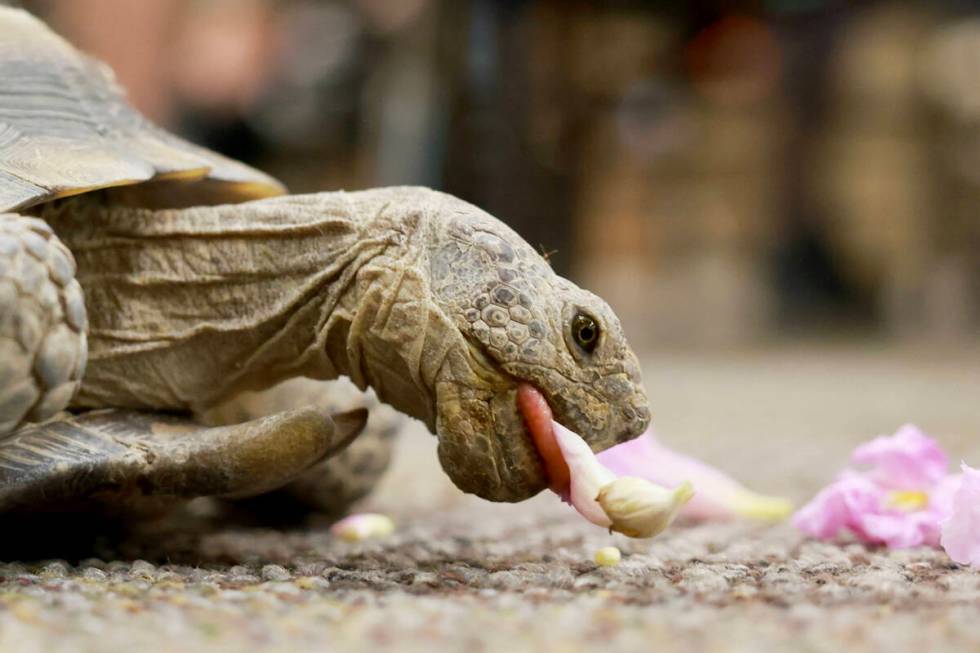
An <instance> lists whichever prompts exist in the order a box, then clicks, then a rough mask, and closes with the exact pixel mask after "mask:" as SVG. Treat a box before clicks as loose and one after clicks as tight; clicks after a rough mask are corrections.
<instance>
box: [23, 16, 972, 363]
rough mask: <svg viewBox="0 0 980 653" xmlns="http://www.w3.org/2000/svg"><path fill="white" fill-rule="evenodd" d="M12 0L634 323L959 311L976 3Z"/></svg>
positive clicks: (309, 160)
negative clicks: (467, 209) (505, 245)
mask: <svg viewBox="0 0 980 653" xmlns="http://www.w3.org/2000/svg"><path fill="white" fill-rule="evenodd" d="M14 4H21V5H23V6H25V7H27V8H29V9H30V10H32V11H34V12H35V13H38V14H40V15H42V16H43V17H44V18H45V19H46V20H48V21H49V22H50V23H51V24H52V25H53V26H54V27H55V28H56V29H57V30H58V31H59V32H60V33H62V34H63V35H65V36H67V37H68V38H69V39H70V40H71V41H73V42H74V43H75V44H77V45H78V46H80V47H81V48H82V49H84V50H86V51H88V52H91V53H92V54H95V55H96V56H98V57H100V58H102V59H104V60H106V61H108V62H109V63H110V64H111V65H112V67H113V68H114V69H115V70H116V73H117V75H118V77H119V79H120V81H121V83H122V84H123V86H124V87H125V88H126V89H128V92H129V96H130V98H131V100H132V102H133V104H135V105H136V106H137V107H138V108H139V109H141V110H142V111H143V112H144V113H146V114H147V115H149V116H150V117H152V118H153V119H154V120H155V121H157V122H158V123H160V124H162V125H164V126H166V127H168V128H170V129H172V130H174V131H176V132H178V133H181V134H183V135H184V136H186V137H188V138H190V139H192V140H194V141H197V142H200V143H203V144H205V145H207V146H209V147H212V148H214V149H216V150H219V151H221V152H224V153H226V154H228V155H231V156H233V157H237V158H239V159H242V160H245V161H246V162H249V163H251V164H253V165H256V166H258V167H260V168H263V169H265V170H267V171H270V172H272V173H273V174H275V175H277V176H279V177H280V178H281V179H283V180H284V181H285V182H286V183H287V184H288V185H289V186H290V188H291V189H292V190H293V191H296V192H303V191H315V190H326V189H337V188H345V189H356V188H362V187H368V186H376V185H389V184H425V185H429V186H433V187H435V188H439V189H442V190H445V191H447V192H450V193H453V194H456V195H458V196H461V197H463V198H464V199H467V200H469V201H471V202H474V203H476V204H478V205H480V206H481V207H483V208H485V209H487V210H488V211H490V212H491V213H493V214H495V215H497V216H498V217H500V218H501V219H503V220H504V221H506V222H508V223H509V224H511V225H512V226H513V227H514V228H515V229H516V230H517V231H518V232H520V233H521V234H523V235H524V236H525V237H526V238H527V240H528V241H529V242H531V243H532V244H533V245H535V246H537V247H540V248H541V250H542V252H545V253H547V254H548V255H549V256H550V260H551V261H552V263H553V265H554V266H555V268H556V269H557V270H559V271H560V272H561V273H563V274H566V275H567V276H570V277H572V278H573V279H575V280H576V281H578V282H579V283H581V284H582V285H585V286H586V287H588V288H590V289H592V290H594V291H596V292H598V293H599V294H600V295H602V296H604V297H605V298H606V299H608V300H609V301H610V303H611V304H612V305H613V306H614V308H616V310H617V311H618V312H619V314H620V316H621V317H622V318H623V321H624V323H625V326H626V329H627V332H628V334H629V335H630V337H631V340H632V341H633V342H634V343H635V345H636V346H637V348H639V349H644V348H647V347H655V348H659V347H674V346H682V345H696V346H705V345H721V346H745V345H749V344H754V343H759V342H772V341H773V340H774V339H775V340H781V339H786V338H790V339H792V338H799V337H806V338H812V337H818V338H833V339H839V338H847V337H859V338H861V339H868V338H872V339H874V338H877V339H881V340H883V341H891V340H901V341H915V342H923V341H925V342H929V341H933V342H941V343H943V344H944V345H948V344H949V343H950V342H954V343H956V342H966V343H972V342H976V341H977V340H978V338H977V335H978V334H980V215H978V212H980V2H968V1H966V0H948V1H945V2H940V1H931V2H918V3H915V2H843V1H834V0H766V1H763V0H758V1H745V2H738V1H734V0H732V1H725V0H715V1H692V2H638V1H637V2H626V1H621V2H614V1H606V2H598V1H596V2H585V1H576V0H279V1H275V2H273V1H261V0H141V1H140V2H131V1H130V0H70V1H68V0H65V1H41V0H37V1H32V2H22V3H14Z"/></svg>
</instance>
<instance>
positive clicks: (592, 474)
mask: <svg viewBox="0 0 980 653" xmlns="http://www.w3.org/2000/svg"><path fill="white" fill-rule="evenodd" d="M553 425H554V434H555V440H556V441H557V442H558V447H559V448H560V449H561V455H562V457H563V458H564V459H565V463H566V464H567V465H568V471H569V475H570V477H571V480H570V482H571V485H570V487H569V493H568V494H569V497H568V502H569V503H571V504H572V507H573V508H575V510H577V511H578V512H579V514H581V515H582V516H583V517H585V518H586V519H588V520H589V521H590V522H592V523H593V524H596V525H597V526H602V527H605V528H608V527H609V526H610V525H611V524H612V520H611V519H610V518H609V516H608V515H607V514H606V512H605V511H604V510H603V509H602V506H600V505H599V501H598V498H599V490H600V489H601V488H602V486H604V485H606V484H607V483H611V482H612V481H614V480H616V475H615V474H613V473H612V472H611V471H609V470H608V469H606V468H605V467H603V466H602V465H601V464H600V463H599V461H598V460H597V459H596V456H595V454H594V453H592V449H590V448H589V445H588V444H586V442H585V440H583V439H582V438H581V436H579V435H578V434H577V433H575V432H574V431H570V430H568V429H567V428H565V427H564V426H562V425H561V424H559V423H558V422H553ZM563 498H564V497H563Z"/></svg>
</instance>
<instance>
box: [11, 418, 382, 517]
mask: <svg viewBox="0 0 980 653" xmlns="http://www.w3.org/2000/svg"><path fill="white" fill-rule="evenodd" d="M366 419H367V411H365V410H363V409H361V410H354V411H350V412H347V413H340V414H335V415H333V416H332V417H330V416H327V415H326V414H325V413H323V412H321V411H317V410H313V409H306V410H294V411H289V412H284V413H279V414H276V415H272V416H269V417H264V418H261V419H256V420H252V421H250V422H246V423H244V424H237V425H234V426H223V427H215V428H207V427H204V426H201V425H199V424H197V423H195V422H194V421H193V420H191V419H189V418H187V417H180V416H168V415H158V414H154V413H140V412H136V411H126V410H114V409H109V410H96V411H90V412H87V413H84V414H82V415H77V416H73V415H68V414H62V415H60V416H57V417H55V418H53V419H50V420H48V421H46V422H44V423H41V424H30V425H27V426H25V427H23V428H20V429H18V430H17V431H15V432H14V433H13V434H11V435H9V436H8V437H6V438H4V439H2V440H0V512H11V511H14V512H25V511H26V512H38V511H59V512H60V511H65V510H72V511H73V510H86V511H90V510H96V511H98V512H110V513H111V512H124V513H134V512H135V513H142V512H147V509H150V510H156V509H158V508H161V507H168V506H170V505H173V504H174V503H175V502H177V501H179V500H184V499H191V498H194V497H201V496H219V497H237V496H247V495H251V494H256V493H261V492H267V491H269V490H272V489H275V488H277V487H280V486H282V485H283V484H284V483H287V482H288V481H290V480H292V479H294V478H296V477H297V476H298V475H299V474H301V473H302V472H303V471H305V470H307V469H309V468H310V466H312V465H315V464H316V463H317V462H318V461H320V460H322V459H323V458H324V457H327V456H331V455H334V454H336V453H338V452H340V451H341V450H343V449H344V448H345V447H346V446H347V445H349V444H350V442H351V441H352V440H353V439H354V438H355V437H356V436H357V434H358V433H360V431H361V429H362V428H364V423H365V421H366Z"/></svg>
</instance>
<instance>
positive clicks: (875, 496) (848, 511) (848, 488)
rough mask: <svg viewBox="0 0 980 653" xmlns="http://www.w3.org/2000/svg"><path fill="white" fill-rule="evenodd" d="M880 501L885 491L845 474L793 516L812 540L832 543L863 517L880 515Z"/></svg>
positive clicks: (797, 524)
mask: <svg viewBox="0 0 980 653" xmlns="http://www.w3.org/2000/svg"><path fill="white" fill-rule="evenodd" d="M881 502H882V491H881V490H880V489H879V488H878V487H877V486H876V485H875V484H874V483H872V482H871V481H869V480H867V479H865V478H864V477H862V476H860V475H858V474H854V473H845V474H842V475H841V477H840V478H838V479H837V480H836V481H834V482H833V483H831V484H830V485H828V486H827V487H825V488H824V489H823V490H821V491H820V492H819V493H818V494H817V496H815V497H814V498H813V499H812V500H811V501H810V502H809V503H808V504H806V505H805V506H803V507H802V508H800V510H799V511H797V513H796V514H795V515H793V525H794V526H796V527H797V528H798V529H800V530H801V531H803V532H804V533H806V534H807V535H810V536H811V537H815V538H818V539H821V540H833V539H834V538H836V537H837V535H838V534H839V533H840V531H841V530H843V529H845V528H851V527H853V526H854V525H855V524H858V523H859V522H860V515H862V514H864V513H866V512H877V511H878V510H879V508H880V506H881ZM862 535H864V533H858V536H859V537H861V536H862ZM865 541H867V540H865Z"/></svg>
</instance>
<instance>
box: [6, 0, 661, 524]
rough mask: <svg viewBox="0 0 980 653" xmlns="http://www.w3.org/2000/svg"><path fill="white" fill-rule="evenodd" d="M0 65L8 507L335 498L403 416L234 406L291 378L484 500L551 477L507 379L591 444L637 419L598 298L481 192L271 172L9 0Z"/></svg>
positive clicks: (638, 391) (331, 503)
mask: <svg viewBox="0 0 980 653" xmlns="http://www.w3.org/2000/svg"><path fill="white" fill-rule="evenodd" d="M0 79H2V80H3V86H2V88H0V511H3V512H8V513H18V512H28V513H32V512H37V511H45V510H53V509H56V508H58V509H60V508H61V507H64V506H71V507H73V508H89V507H96V506H101V507H110V508H111V507H113V506H117V507H121V506H126V507H127V508H133V509H136V508H137V507H139V506H143V505H156V504H169V503H172V502H180V501H183V500H186V499H190V498H193V497H202V496H209V497H219V498H220V497H228V498H240V497H247V496H253V495H260V494H264V493H272V495H273V496H274V495H275V493H277V492H278V493H282V492H292V493H293V494H294V495H295V496H305V497H307V498H309V500H310V505H312V506H315V507H318V508H321V509H324V510H329V509H340V510H343V509H345V508H346V506H347V505H348V503H349V501H350V500H352V498H353V497H356V496H360V495H361V494H363V493H364V492H365V491H367V489H369V487H370V485H371V483H372V482H373V480H374V479H375V478H376V477H377V475H378V473H379V471H380V469H381V468H383V466H384V462H385V461H386V460H387V455H388V449H389V447H390V441H391V435H392V433H393V432H394V431H395V430H397V428H398V424H399V422H398V421H397V420H392V419H390V418H385V417H383V416H382V417H378V416H377V413H378V411H377V409H376V408H372V407H371V405H369V404H368V403H364V404H363V406H364V407H360V408H355V409H352V410H344V411H341V412H337V413H335V414H333V415H330V414H328V413H329V412H330V411H328V410H327V409H326V408H325V407H329V406H331V405H336V404H337V403H338V397H340V395H343V394H344V392H343V391H342V390H336V392H338V393H339V395H338V396H337V397H335V396H333V395H332V394H330V393H332V392H334V390H328V391H327V394H329V395H330V396H320V397H312V396H311V395H310V394H309V393H304V392H295V391H288V392H286V393H285V394H284V395H282V394H281V395H279V399H277V401H276V402H272V404H275V411H274V412H272V414H264V413H268V412H269V410H268V408H269V405H270V403H269V402H266V410H260V411H255V410H252V409H250V408H248V407H247V406H246V407H242V406H241V405H239V406H238V407H237V408H233V409H230V410H229V409H227V407H228V406H232V407H234V406H236V401H239V400H240V398H241V397H243V396H251V397H253V399H254V397H255V396H256V395H255V394H254V393H256V392H260V391H262V390H264V389H267V388H270V387H273V386H275V385H276V384H278V383H280V382H282V381H284V380H288V379H294V378H306V379H315V380H329V379H336V378H338V377H347V378H349V379H350V381H351V382H353V384H354V386H356V387H357V388H358V391H357V392H358V393H360V391H367V390H368V389H373V391H374V393H376V396H377V399H378V402H380V403H381V404H387V405H389V406H391V407H393V408H394V409H396V410H397V411H399V412H400V413H401V414H405V415H408V416H410V417H414V418H416V419H418V420H421V421H422V422H423V423H424V424H425V425H426V426H427V427H428V429H429V430H430V431H431V432H432V433H434V434H435V435H436V436H437V438H438V456H439V460H440V462H441V465H442V468H443V469H444V471H445V472H446V473H447V474H448V476H449V477H450V479H451V480H452V481H453V482H454V483H455V484H456V486H458V487H459V488H460V489H461V490H463V491H465V492H468V493H473V494H476V495H478V496H480V497H483V498H485V499H489V500H493V501H507V502H516V501H521V500H524V499H526V498H529V497H531V496H533V495H535V494H536V493H538V492H540V491H541V490H543V489H544V488H546V487H547V486H548V484H549V481H548V478H547V475H546V472H545V470H544V466H543V464H542V458H541V452H539V451H537V450H536V448H535V447H534V445H533V442H532V440H531V438H530V437H529V435H528V433H527V430H526V428H525V423H524V420H525V418H527V417H528V416H527V415H524V414H522V412H521V411H520V409H519V408H518V406H517V402H516V400H515V397H516V393H517V388H518V386H519V385H520V384H528V385H529V386H530V387H532V388H533V389H534V391H535V392H538V393H540V394H541V396H543V397H544V399H545V400H546V401H547V403H548V404H549V405H550V407H551V409H552V410H553V412H554V415H555V419H557V420H558V421H559V422H561V423H562V424H564V425H565V426H567V427H568V428H571V429H573V430H575V431H577V432H578V433H580V434H582V436H583V437H584V438H585V439H586V440H587V441H588V443H589V444H590V446H591V447H592V448H593V449H594V450H596V451H599V450H602V449H604V448H607V447H609V446H612V445H614V444H617V443H619V442H622V441H625V440H627V439H630V438H632V437H635V436H637V435H639V434H640V433H642V432H643V430H644V429H645V428H646V426H647V423H648V421H649V416H650V411H649V407H648V403H647V398H646V393H645V391H644V389H643V384H642V381H641V376H640V368H639V364H638V362H637V358H636V356H635V355H634V353H633V352H632V350H631V349H630V347H629V346H628V344H627V342H626V339H625V336H624V334H623V331H622V327H621V325H620V323H619V321H618V319H617V317H616V315H615V314H614V313H613V311H612V310H611V309H610V307H609V306H608V305H607V304H606V303H605V302H604V301H603V300H601V299H600V298H599V297H597V296H595V295H593V294H591V293H589V292H588V291H585V290H583V289H581V288H579V287H578V286H576V285H575V284H573V283H572V282H570V281H568V280H566V279H564V278H562V277H560V276H558V275H557V274H556V273H555V272H554V271H553V270H552V269H551V267H550V266H549V264H548V262H547V261H546V260H545V259H544V258H542V256H540V255H539V254H538V253H537V252H536V251H535V249H534V248H533V247H531V246H530V245H528V244H527V243H526V242H525V241H523V240H522V239H521V238H520V237H519V236H518V235H517V234H516V233H515V232H513V231H512V230H511V229H510V228H508V227H507V226H505V225H504V224H503V223H502V222H500V221H499V220H497V219H496V218H494V217H492V216H490V215H489V214H487V213H485V212H484V211H482V210H480V209H479V208H477V207H475V206H473V205H471V204H469V203H467V202H464V201H462V200H460V199H457V198H455V197H453V196H450V195H447V194H444V193H441V192H437V191H434V190H431V189H428V188H421V187H394V188H377V189H370V190H363V191H356V192H344V191H336V192H320V193H314V194H307V195H289V194H287V191H286V188H285V187H284V186H283V184H281V183H280V182H278V181H277V180H275V179H273V178H272V177H269V176H267V175H265V174H263V173H261V172H259V171H257V170H254V169H252V168H250V167H248V166H246V165H244V164H242V163H239V162H236V161H233V160H230V159H228V158H225V157H223V156H221V155H219V154H216V153H214V152H211V151H208V150H206V149H203V148H200V147H197V146H195V145H192V144H190V143H188V142H185V141H184V140H181V139H180V138H178V137H177V136H174V135H172V134H170V133H167V132H166V131H164V130H163V129H161V128H159V127H157V126H155V125H153V124H152V123H151V122H150V121H148V120H147V119H146V118H144V117H143V116H142V115H140V114H139V113H138V112H137V111H136V110H135V109H133V108H131V107H130V106H129V105H128V104H127V103H126V100H125V97H124V94H123V92H122V90H121V89H120V88H119V87H118V86H117V84H116V82H115V80H114V77H113V75H112V73H111V71H110V70H109V69H108V67H107V66H105V65H104V64H102V63H100V62H98V61H95V60H93V59H91V58H89V57H88V56H86V55H84V54H82V53H80V52H78V51H77V50H76V49H75V48H74V47H73V46H71V45H70V44H69V43H67V42H66V41H65V40H64V39H62V38H61V37H60V36H58V35H56V34H55V33H54V32H52V31H51V30H50V29H49V28H48V27H46V26H45V25H44V24H43V23H42V22H41V21H40V20H38V19H37V18H35V17H33V16H32V15H30V14H29V13H26V12H24V11H22V10H17V9H10V8H0ZM330 387H333V386H330ZM258 396H261V395H258ZM345 396H346V395H345ZM358 396H360V395H359V394H358ZM340 401H347V407H348V408H350V406H351V404H350V402H349V400H348V399H341V400H340ZM277 402H278V403H277ZM252 403H253V404H254V403H255V402H254V401H253V402H252ZM259 403H261V402H259ZM216 406H225V407H226V408H225V409H224V412H223V414H224V415H225V416H226V417H227V416H228V415H229V414H232V417H233V418H232V419H226V420H225V421H226V422H227V423H218V424H216V423H214V418H213V415H215V414H218V413H222V410H217V411H216V408H215V407H216ZM368 408H370V413H371V416H370V418H369V417H368V413H369V411H368ZM208 415H211V416H212V417H211V418H210V421H208V419H206V418H207V416H208ZM241 420H244V421H241ZM365 424H367V426H365ZM362 431H363V433H362ZM359 434H360V436H359ZM358 436H359V437H358ZM355 440H357V442H355V444H354V445H353V447H354V448H356V447H357V446H358V445H359V444H360V443H361V442H362V441H363V442H365V443H366V444H365V445H364V447H362V450H363V451H367V452H368V453H366V454H364V455H362V456H361V457H360V458H356V459H352V458H350V457H348V458H345V457H344V455H343V454H341V453H340V452H341V451H342V450H344V448H345V447H347V446H348V445H350V444H351V442H353V441H355ZM352 450H353V449H352ZM372 452H373V453H372Z"/></svg>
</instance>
